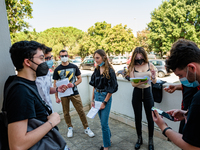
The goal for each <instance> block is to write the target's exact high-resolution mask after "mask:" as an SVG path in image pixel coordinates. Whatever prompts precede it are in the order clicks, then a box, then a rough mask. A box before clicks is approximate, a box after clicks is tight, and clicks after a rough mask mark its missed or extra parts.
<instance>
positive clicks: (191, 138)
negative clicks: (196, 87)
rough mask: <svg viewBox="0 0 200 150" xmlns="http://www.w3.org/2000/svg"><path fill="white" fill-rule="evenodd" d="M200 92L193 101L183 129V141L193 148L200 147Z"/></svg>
mask: <svg viewBox="0 0 200 150" xmlns="http://www.w3.org/2000/svg"><path fill="white" fill-rule="evenodd" d="M199 116H200V91H198V92H197V93H196V94H195V95H194V96H193V99H192V102H191V104H190V107H189V112H188V116H187V123H186V124H185V126H184V128H183V140H184V141H185V142H187V143H189V144H191V145H193V146H196V147H200V119H199Z"/></svg>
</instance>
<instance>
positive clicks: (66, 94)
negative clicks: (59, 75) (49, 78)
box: [56, 78, 74, 97]
mask: <svg viewBox="0 0 200 150" xmlns="http://www.w3.org/2000/svg"><path fill="white" fill-rule="evenodd" d="M68 83H69V79H68V78H66V79H63V80H59V81H57V82H56V86H57V87H58V86H61V85H67V84H68ZM71 94H74V92H73V90H72V88H68V89H67V90H66V91H65V92H64V93H60V92H58V97H65V96H69V95H71Z"/></svg>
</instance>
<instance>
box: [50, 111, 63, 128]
mask: <svg viewBox="0 0 200 150" xmlns="http://www.w3.org/2000/svg"><path fill="white" fill-rule="evenodd" d="M47 119H48V121H50V122H51V123H52V125H53V127H55V126H56V125H58V124H59V123H60V115H59V114H58V113H57V112H54V113H52V114H51V115H49V116H47Z"/></svg>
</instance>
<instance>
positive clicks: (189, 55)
mask: <svg viewBox="0 0 200 150" xmlns="http://www.w3.org/2000/svg"><path fill="white" fill-rule="evenodd" d="M191 62H196V63H200V50H199V48H198V46H197V44H196V43H194V42H192V41H189V40H186V39H180V40H178V41H177V42H175V43H174V44H173V45H172V48H171V50H170V56H169V58H168V59H167V60H166V67H167V68H168V69H172V70H173V71H174V70H176V69H177V68H178V69H181V70H182V69H184V68H185V67H186V66H187V65H188V64H189V63H191Z"/></svg>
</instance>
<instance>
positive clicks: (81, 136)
mask: <svg viewBox="0 0 200 150" xmlns="http://www.w3.org/2000/svg"><path fill="white" fill-rule="evenodd" d="M86 114H87V111H86ZM71 119H72V124H73V126H74V127H73V128H74V136H73V137H72V138H68V137H67V125H66V123H65V120H64V119H62V120H61V123H60V124H59V125H58V127H59V131H60V133H61V134H62V136H63V137H64V139H65V140H66V142H67V145H68V146H69V148H70V150H99V149H100V146H101V145H102V143H103V140H102V132H101V125H100V121H99V117H98V115H96V116H95V118H94V119H89V118H87V120H88V124H89V127H90V128H91V130H92V131H93V132H94V133H95V137H93V138H90V137H89V136H88V135H86V134H85V133H84V129H83V126H82V123H81V121H80V118H79V116H78V115H77V114H75V115H72V116H71ZM109 126H110V129H111V133H112V138H111V140H112V145H111V147H110V148H109V150H134V145H135V143H136V141H137V135H136V130H135V128H133V127H131V126H129V125H126V124H124V123H121V122H119V121H116V120H114V119H110V120H109ZM142 136H143V145H142V146H141V148H140V150H148V133H146V132H143V133H142ZM154 149H155V150H180V148H178V147H177V146H175V145H174V144H173V143H172V142H169V141H166V140H163V139H160V138H157V137H154Z"/></svg>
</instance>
